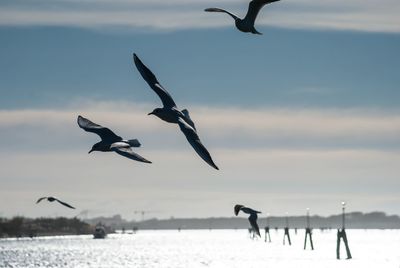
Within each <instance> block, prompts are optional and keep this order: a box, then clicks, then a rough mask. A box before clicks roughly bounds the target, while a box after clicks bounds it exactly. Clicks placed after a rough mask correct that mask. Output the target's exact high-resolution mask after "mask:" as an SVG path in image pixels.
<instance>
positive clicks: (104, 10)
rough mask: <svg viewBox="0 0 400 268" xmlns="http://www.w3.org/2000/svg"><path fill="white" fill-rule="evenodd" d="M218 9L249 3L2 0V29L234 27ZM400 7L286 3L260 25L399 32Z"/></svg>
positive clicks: (392, 3) (389, 2)
mask: <svg viewBox="0 0 400 268" xmlns="http://www.w3.org/2000/svg"><path fill="white" fill-rule="evenodd" d="M214 5H218V6H220V7H224V8H226V9H229V10H232V12H236V13H237V14H238V15H241V16H242V15H244V14H245V12H246V9H247V2H246V1H240V0H233V1H227V0H226V1H209V0H207V1H201V2H200V1H194V0H192V1H182V0H174V1H167V2H166V1H160V0H151V1H143V0H136V1H126V0H117V1H111V0H101V1H92V0H87V1H75V0H58V1H49V0H38V1H21V0H20V1H4V2H3V3H2V4H0V25H63V26H77V27H90V28H93V27H96V28H98V27H107V26H123V27H130V28H135V29H136V28H153V29H158V30H179V29H192V28H210V27H225V26H232V25H233V22H232V21H231V19H230V18H229V17H227V16H224V15H222V14H207V13H205V12H203V9H204V8H206V7H208V6H214ZM399 13H400V4H399V2H398V1H396V0H383V1H379V3H377V2H376V1H372V0H364V1H360V0H357V1H344V0H339V1H333V0H327V1H323V2H315V1H310V0H286V1H282V2H279V3H276V4H273V5H270V6H269V7H268V8H266V9H265V10H264V11H263V12H262V13H261V15H260V19H259V20H258V21H257V24H258V25H271V26H278V27H288V28H312V29H342V30H359V31H376V32H400V18H399V16H398V14H399Z"/></svg>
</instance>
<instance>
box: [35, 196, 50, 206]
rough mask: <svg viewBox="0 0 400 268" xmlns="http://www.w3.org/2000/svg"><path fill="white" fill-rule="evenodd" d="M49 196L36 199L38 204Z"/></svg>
mask: <svg viewBox="0 0 400 268" xmlns="http://www.w3.org/2000/svg"><path fill="white" fill-rule="evenodd" d="M46 198H47V197H41V198H39V199H38V200H37V201H36V204H38V203H39V202H41V201H42V200H43V199H46Z"/></svg>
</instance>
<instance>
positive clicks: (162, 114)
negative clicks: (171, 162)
mask: <svg viewBox="0 0 400 268" xmlns="http://www.w3.org/2000/svg"><path fill="white" fill-rule="evenodd" d="M133 60H134V62H135V65H136V68H137V69H138V70H139V72H140V74H141V75H142V77H143V79H144V80H145V81H146V82H147V83H148V84H149V86H150V87H151V88H152V89H153V90H154V92H155V93H156V94H157V95H158V96H159V97H160V99H161V102H162V103H163V106H164V107H163V108H156V109H154V110H153V111H152V112H151V113H149V115H151V114H152V115H155V116H157V117H159V118H160V119H161V120H164V121H166V122H168V123H174V124H178V125H179V128H180V129H181V131H182V132H183V134H184V135H185V137H186V139H187V140H188V142H189V143H190V145H192V147H193V149H194V150H195V151H196V152H197V154H198V155H199V156H200V157H201V158H202V159H203V160H204V161H206V162H207V163H208V164H209V165H210V166H212V167H213V168H215V169H219V168H218V167H217V165H215V163H214V161H213V160H212V158H211V155H210V153H209V152H208V151H207V149H206V147H204V145H203V144H202V143H201V141H200V138H199V135H197V130H196V127H195V125H194V122H193V121H192V119H191V118H190V116H189V111H188V110H186V109H184V110H181V111H180V110H178V108H177V106H176V104H175V102H174V100H173V99H172V97H171V95H169V93H168V92H167V91H166V90H165V89H164V88H163V87H162V86H161V84H160V83H159V82H158V80H157V78H156V76H155V75H154V74H153V73H152V72H151V71H150V70H149V69H148V68H147V67H146V66H145V65H144V64H143V63H142V61H141V60H140V59H139V58H138V56H137V55H136V54H133Z"/></svg>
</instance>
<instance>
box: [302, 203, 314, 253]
mask: <svg viewBox="0 0 400 268" xmlns="http://www.w3.org/2000/svg"><path fill="white" fill-rule="evenodd" d="M306 219H307V227H306V235H305V238H304V249H306V245H307V236H308V237H309V238H310V245H311V250H314V244H313V241H312V229H311V227H310V209H309V208H307V215H306Z"/></svg>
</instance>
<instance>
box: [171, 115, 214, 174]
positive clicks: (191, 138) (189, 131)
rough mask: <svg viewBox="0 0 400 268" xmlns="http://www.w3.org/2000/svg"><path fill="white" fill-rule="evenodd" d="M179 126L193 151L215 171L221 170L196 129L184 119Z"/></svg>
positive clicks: (180, 119) (180, 120) (179, 122)
mask: <svg viewBox="0 0 400 268" xmlns="http://www.w3.org/2000/svg"><path fill="white" fill-rule="evenodd" d="M178 124H179V127H180V129H181V131H182V132H183V134H185V137H186V139H187V140H188V142H189V143H190V145H192V147H193V149H194V150H195V151H196V152H197V154H198V155H199V156H200V157H201V158H202V159H203V160H204V161H206V162H207V163H208V164H209V165H210V166H212V167H213V168H215V169H219V168H218V167H217V165H215V163H214V161H213V160H212V158H211V155H210V153H209V152H208V151H207V149H206V147H204V145H203V144H202V143H201V141H200V138H199V136H198V135H197V133H196V131H195V130H194V128H192V127H191V126H190V125H189V124H188V123H186V122H185V121H184V120H183V119H182V118H179V121H178Z"/></svg>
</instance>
